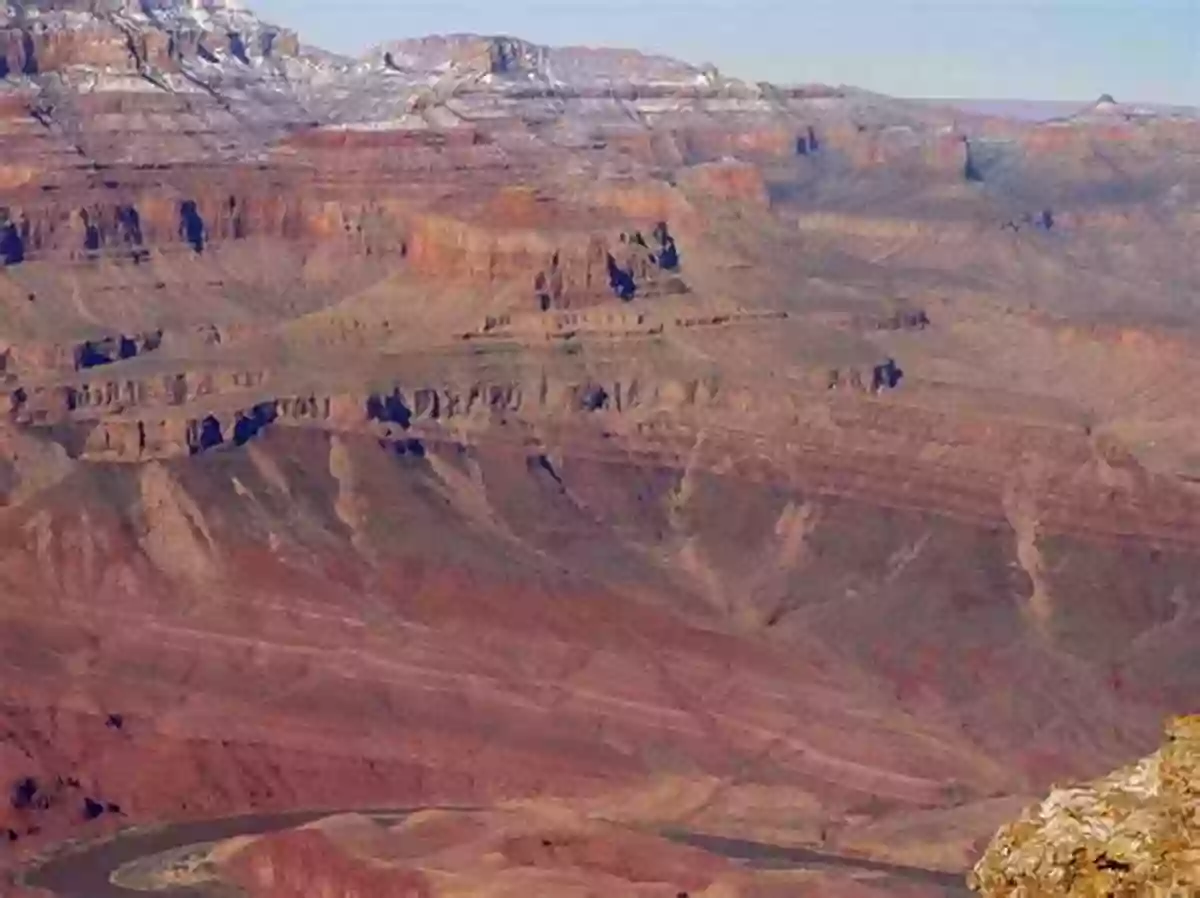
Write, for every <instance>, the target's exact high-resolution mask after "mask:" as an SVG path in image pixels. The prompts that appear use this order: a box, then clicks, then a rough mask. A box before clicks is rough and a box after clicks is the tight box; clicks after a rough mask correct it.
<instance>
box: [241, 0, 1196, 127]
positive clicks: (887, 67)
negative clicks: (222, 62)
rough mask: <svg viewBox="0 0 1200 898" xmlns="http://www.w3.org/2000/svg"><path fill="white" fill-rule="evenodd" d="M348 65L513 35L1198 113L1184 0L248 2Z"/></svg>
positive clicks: (885, 83)
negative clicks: (459, 38) (432, 40)
mask: <svg viewBox="0 0 1200 898" xmlns="http://www.w3.org/2000/svg"><path fill="white" fill-rule="evenodd" d="M247 3H248V5H249V7H250V8H251V9H253V10H254V11H255V12H257V13H259V14H260V15H262V16H263V17H264V18H266V19H269V20H271V21H273V22H275V23H277V24H279V25H283V26H286V27H290V28H294V29H295V30H297V31H298V32H299V33H300V35H301V37H302V39H303V40H304V41H305V42H306V43H309V44H312V45H315V46H319V47H322V48H324V49H328V50H331V51H333V52H337V53H341V54H344V55H348V56H353V57H361V56H362V55H363V54H364V53H366V52H367V51H368V50H369V49H370V48H371V47H373V46H377V45H378V44H380V43H383V42H386V41H389V40H402V39H405V38H417V37H424V36H430V35H439V34H440V35H445V34H481V35H511V36H514V37H520V38H522V39H525V40H529V41H532V42H534V43H539V44H547V45H552V46H590V47H620V48H627V49H631V50H638V51H640V52H643V53H648V54H653V55H661V56H669V57H672V58H675V59H680V60H683V61H686V62H690V63H692V64H695V65H703V64H708V63H711V64H713V65H716V66H717V67H718V68H719V69H720V70H721V71H722V72H725V73H727V74H729V75H731V76H733V77H737V78H741V79H743V80H746V81H770V82H772V83H777V84H803V83H823V84H834V85H837V84H844V85H848V86H849V85H852V86H854V87H858V88H862V89H864V90H869V91H874V92H878V93H883V94H889V95H891V96H896V97H905V98H910V99H921V100H925V99H942V98H952V99H953V100H954V101H955V102H956V103H957V102H960V101H962V102H974V101H987V102H991V101H996V102H1007V101H1009V100H1010V98H1012V99H1013V100H1015V101H1017V102H1045V103H1063V104H1080V105H1086V104H1087V103H1089V102H1094V101H1095V99H1096V98H1098V97H1100V96H1101V95H1102V94H1105V93H1109V94H1112V95H1113V96H1115V97H1116V98H1117V99H1118V100H1119V101H1121V102H1128V103H1136V104H1140V105H1147V106H1157V107H1169V108H1196V107H1200V3H1196V2H1195V0H1142V2H1140V3H1138V4H1136V5H1135V4H1129V3H1127V2H1125V0H1013V2H1008V3H1004V4H995V3H980V2H977V0H809V2H807V3H806V4H804V7H803V8H802V9H797V8H793V7H792V6H791V5H790V4H787V5H785V4H784V2H783V0H688V2H684V0H660V2H659V3H657V4H655V5H654V6H653V7H652V8H651V9H649V10H647V9H646V8H645V7H644V5H643V4H642V3H641V0H570V2H563V0H559V2H552V0H503V2H500V3H497V2H495V0H438V2H434V0H412V2H409V3H406V4H404V5H403V6H395V5H393V4H391V3H390V2H389V0H342V2H341V3H338V4H336V5H335V4H314V3H311V2H308V0H247Z"/></svg>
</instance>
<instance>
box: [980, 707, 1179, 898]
mask: <svg viewBox="0 0 1200 898" xmlns="http://www.w3.org/2000/svg"><path fill="white" fill-rule="evenodd" d="M971 886H972V887H973V888H974V889H975V890H976V891H977V892H980V893H981V894H983V895H985V896H988V898H1040V896H1051V895H1053V896H1080V898H1084V896H1101V895H1105V896H1117V898H1124V896H1129V898H1133V896H1139V898H1150V896H1193V895H1200V716H1191V717H1181V718H1178V719H1176V720H1175V721H1173V722H1172V723H1171V725H1170V726H1169V727H1168V730H1167V743H1166V745H1165V746H1164V747H1163V748H1162V749H1161V750H1160V751H1158V752H1157V753H1155V754H1153V755H1150V756H1149V757H1148V758H1145V759H1143V760H1141V761H1139V762H1138V763H1136V764H1134V765H1132V766H1131V767H1127V768H1124V769H1122V770H1119V771H1117V772H1116V773H1113V774H1110V775H1109V776H1107V777H1104V778H1103V779H1100V780H1098V781H1096V782H1094V783H1091V784H1090V785H1086V786H1077V787H1072V788H1066V789H1056V790H1055V791H1054V792H1052V793H1051V794H1050V797H1049V798H1047V799H1046V800H1045V801H1044V802H1043V803H1042V804H1041V805H1040V806H1038V807H1036V808H1033V809H1031V810H1029V811H1027V812H1026V813H1025V815H1024V816H1023V817H1022V818H1021V820H1020V821H1018V822H1017V823H1013V824H1010V825H1009V826H1006V827H1005V828H1004V829H1002V830H1001V831H1000V832H999V833H998V834H997V836H996V838H995V839H993V840H992V843H991V845H990V846H989V847H988V849H987V852H986V853H985V854H984V856H983V858H982V860H980V862H979V863H978V864H977V865H976V867H975V869H974V871H973V873H972V875H971Z"/></svg>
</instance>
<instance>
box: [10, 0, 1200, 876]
mask: <svg viewBox="0 0 1200 898" xmlns="http://www.w3.org/2000/svg"><path fill="white" fill-rule="evenodd" d="M160 5H161V7H162V8H161V9H158V7H157V6H156V7H155V8H156V9H157V12H155V14H154V15H153V16H152V15H151V14H150V13H149V12H147V11H146V10H143V9H141V7H140V6H139V7H138V9H132V8H129V9H126V8H125V7H122V11H120V12H119V13H118V12H114V11H112V10H110V9H108V8H107V7H105V8H104V9H99V8H97V9H93V8H92V7H91V6H88V5H78V6H77V7H75V6H73V7H72V8H70V9H66V8H64V7H63V5H61V4H51V3H38V4H26V6H27V7H29V9H27V10H25V13H24V14H23V15H24V18H21V17H18V16H15V14H14V17H13V18H10V19H6V20H5V23H4V25H3V33H4V35H5V37H4V39H3V40H4V42H3V44H2V53H3V56H2V57H0V58H3V59H4V60H5V62H4V63H3V70H2V71H0V78H2V81H3V90H0V186H2V188H3V199H2V201H0V666H2V673H3V675H2V676H0V786H2V787H3V788H4V789H5V790H8V792H7V797H8V800H7V801H6V802H4V803H3V804H0V864H3V865H4V866H6V867H9V866H14V865H16V864H18V863H19V862H20V861H21V860H22V859H23V858H25V857H27V856H28V855H29V854H30V853H31V852H34V851H36V850H39V849H40V848H41V847H42V846H44V845H45V844H47V843H49V842H51V841H57V840H60V839H65V838H75V837H81V836H87V835H90V834H93V833H101V832H104V831H105V828H106V827H113V826H116V825H117V824H118V823H130V822H143V821H152V820H159V821H162V820H167V821H169V820H174V819H182V818H197V817H217V816H221V815H225V814H230V813H234V812H239V811H253V810H285V809H295V808H308V809H311V808H328V809H330V810H337V811H342V810H347V809H351V808H369V807H376V808H377V807H379V806H380V805H401V806H420V805H429V804H437V803H440V802H457V803H467V804H474V805H484V806H489V805H492V804H493V803H495V802H497V801H500V800H502V799H514V798H527V797H529V796H543V797H545V796H556V797H560V798H562V799H563V800H564V801H566V802H568V803H570V804H572V805H573V804H575V803H580V802H586V801H594V800H596V796H597V795H601V796H606V795H611V794H613V793H614V792H615V791H619V790H634V792H636V793H637V794H639V795H642V794H646V795H652V796H654V799H653V801H652V802H650V799H647V801H648V802H650V803H651V804H653V805H654V808H655V811H656V813H655V814H652V815H650V817H652V818H653V821H654V823H655V825H658V824H664V825H665V824H667V823H671V824H680V823H682V824H686V823H688V822H689V821H692V822H693V823H694V822H695V820H697V819H703V820H704V821H705V826H706V827H707V828H709V829H719V830H723V831H725V830H727V831H729V832H732V833H735V834H750V835H753V836H755V837H756V838H759V839H762V840H774V843H778V844H786V843H796V842H803V843H805V844H812V843H819V844H820V845H823V846H824V847H825V848H827V849H829V850H831V851H835V852H836V851H837V850H839V847H840V848H842V849H845V850H851V849H853V848H854V846H861V845H865V844H868V843H870V844H882V843H884V842H886V843H887V844H886V845H884V848H885V849H891V850H894V851H896V852H901V851H902V852H904V853H905V857H904V858H903V860H904V861H905V862H906V863H909V862H911V863H913V864H916V865H917V866H922V865H923V866H925V867H929V868H933V867H937V866H939V864H940V865H942V866H945V864H944V863H943V859H944V858H946V857H950V856H954V857H956V858H957V855H954V851H958V850H959V849H958V848H957V847H956V846H961V845H963V844H970V843H971V840H972V839H973V838H976V837H982V836H984V835H986V834H988V833H990V831H991V829H992V828H994V822H993V820H992V817H991V816H990V814H991V813H992V806H993V803H995V802H997V801H1000V800H1003V799H1006V798H1008V797H1012V796H1020V795H1023V794H1027V793H1030V792H1040V791H1042V789H1044V787H1045V786H1046V785H1048V784H1049V782H1050V781H1052V780H1054V779H1057V778H1064V777H1068V776H1069V777H1073V778H1074V777H1082V776H1086V775H1090V774H1095V773H1099V772H1102V771H1103V770H1106V769H1110V768H1112V767H1114V766H1116V765H1117V764H1119V763H1121V762H1122V761H1125V760H1127V759H1128V758H1130V757H1134V756H1137V755H1139V754H1142V753H1144V750H1145V749H1146V748H1147V746H1148V745H1149V744H1152V743H1153V741H1154V740H1155V739H1156V737H1157V733H1158V731H1159V729H1160V724H1161V718H1162V717H1163V716H1164V715H1166V714H1168V713H1172V712H1180V711H1186V710H1189V707H1188V706H1189V704H1190V703H1194V701H1195V697H1196V695H1197V694H1200V666H1198V664H1197V660H1196V659H1197V657H1198V656H1197V653H1196V651H1195V647H1196V644H1197V640H1198V639H1200V626H1198V624H1197V621H1198V620H1200V617H1198V615H1197V614H1196V602H1197V599H1196V596H1195V595H1194V592H1195V590H1194V589H1193V586H1194V583H1195V582H1196V578H1197V576H1198V575H1200V493H1198V492H1197V482H1198V478H1200V467H1198V466H1200V459H1198V458H1197V456H1196V452H1195V445H1196V435H1197V433H1200V420H1198V419H1197V411H1196V407H1195V402H1194V396H1193V391H1191V390H1190V389H1189V385H1191V384H1193V383H1195V382H1196V378H1197V375H1200V370H1197V364H1196V362H1195V359H1196V358H1198V357H1200V356H1198V355H1197V353H1196V352H1195V351H1194V350H1195V348H1196V339H1197V337H1196V331H1195V323H1196V322H1195V320H1194V318H1195V314H1194V312H1195V310H1194V308H1193V299H1194V296H1195V295H1196V292H1197V290H1198V289H1200V276H1198V274H1197V271H1196V269H1195V266H1194V264H1191V254H1190V253H1189V252H1188V249H1189V248H1190V247H1191V246H1192V245H1193V244H1194V242H1195V237H1196V234H1197V219H1196V216H1195V212H1194V208H1193V206H1194V203H1192V202H1191V198H1193V197H1194V194H1195V191H1196V189H1197V185H1198V184H1200V173H1198V171H1197V169H1196V165H1195V160H1196V158H1197V157H1196V155H1195V153H1194V152H1192V150H1194V148H1195V146H1196V143H1195V130H1194V123H1193V122H1190V121H1189V120H1186V119H1183V118H1164V117H1162V116H1155V115H1152V114H1150V113H1147V112H1144V111H1141V110H1136V109H1124V108H1123V107H1122V108H1117V109H1115V110H1114V109H1113V108H1110V107H1109V105H1107V104H1105V105H1104V106H1103V107H1102V108H1099V107H1098V108H1097V109H1094V110H1090V111H1088V112H1085V113H1084V114H1082V115H1081V116H1079V117H1077V118H1074V119H1071V120H1069V121H1066V122H1061V123H1053V124H1046V125H1036V126H1034V125H1026V124H1022V123H1016V122H1008V123H1001V124H997V123H996V122H995V121H987V120H977V119H973V118H972V117H971V116H969V115H966V114H962V113H958V112H954V111H947V110H942V109H938V108H936V107H928V108H927V107H923V106H919V105H917V104H909V103H902V102H898V101H891V100H888V99H887V98H880V97H876V96H873V95H869V94H864V93H860V92H857V91H853V90H850V89H836V90H834V89H829V88H819V87H813V88H806V89H797V90H783V89H778V88H771V87H770V86H760V85H748V84H744V83H741V82H736V81H733V80H731V79H726V78H723V77H722V76H721V75H720V74H719V73H716V72H713V71H710V70H706V69H698V68H693V67H691V66H688V65H686V64H684V63H679V62H675V61H672V60H662V59H658V58H656V57H648V56H641V55H639V54H629V53H610V52H607V51H577V50H558V49H553V48H539V47H537V46H536V45H532V44H527V43H525V42H520V41H515V40H509V39H495V40H493V39H475V38H471V39H465V38H464V39H462V40H456V39H440V40H431V41H426V42H401V43H400V44H395V45H387V46H386V47H384V48H381V49H380V50H379V51H378V52H373V53H372V54H371V55H370V56H369V57H367V58H365V59H364V60H360V61H358V62H355V63H354V64H350V63H347V62H345V61H342V60H339V59H337V58H335V57H332V56H327V55H324V54H321V53H320V52H319V51H316V50H311V49H309V48H304V49H301V48H300V47H299V46H298V43H297V42H296V40H295V39H294V36H291V35H290V34H289V33H288V32H286V31H284V30H282V29H278V28H274V27H273V26H268V25H265V24H263V23H261V22H259V21H258V20H257V19H256V18H255V17H253V16H252V15H250V14H249V13H245V12H242V11H238V10H232V9H224V8H220V7H219V5H218V8H215V9H213V10H210V11H209V13H208V14H207V17H203V16H202V17H197V16H196V15H194V14H193V12H192V11H191V10H190V9H189V8H184V6H182V5H179V4H172V3H166V2H164V3H162V4H160ZM85 7H86V8H85ZM123 29H124V30H123ZM126 30H128V33H126ZM30 35H32V36H33V38H34V40H33V44H32V49H31V46H30V42H29V41H28V40H26V38H27V37H29V36H30ZM243 57H244V58H243ZM35 58H36V59H37V60H38V64H37V66H36V69H37V70H36V71H34V70H33V69H34V68H35V67H34V66H32V65H31V64H30V62H29V61H30V60H32V59H35ZM247 60H248V61H247ZM1189 148H1190V149H1189ZM1118 169H1119V171H1118ZM1116 247H1119V251H1118V250H1117V249H1116ZM638 790H644V791H638ZM664 795H666V796H667V798H669V799H670V800H669V801H668V800H667V798H664V797H663V796H664ZM784 795H786V796H787V803H786V806H785V807H784V808H783V809H782V810H781V808H780V806H779V803H778V802H777V801H776V799H777V798H778V796H784ZM685 799H686V800H685ZM668 805H669V808H667V806H668ZM97 808H99V810H98V811H97ZM663 808H667V810H663ZM714 808H717V809H721V810H719V811H717V810H713V809H714ZM705 809H708V810H707V811H706V810H705ZM668 811H669V812H668ZM647 813H648V812H647ZM706 813H707V814H712V815H715V817H711V818H710V817H705V814H706ZM878 832H886V833H887V834H888V838H887V839H885V840H879V839H877V840H876V841H875V842H871V839H870V838H869V836H870V834H872V833H878ZM323 839H324V837H323V836H320V835H319V834H318V835H312V834H309V833H301V834H299V835H296V834H292V835H288V836H281V837H280V840H279V841H278V843H274V842H270V841H267V842H264V843H262V844H261V845H260V846H259V850H260V851H261V852H262V855H261V857H260V860H259V861H255V862H254V863H251V862H250V861H246V866H244V867H242V868H239V869H240V871H241V872H240V873H239V876H241V877H242V879H240V880H239V881H240V882H243V883H245V884H250V885H252V886H253V888H254V889H260V890H261V889H266V890H268V891H266V892H263V894H270V895H273V896H274V895H279V896H283V895H289V894H297V892H296V891H295V890H296V889H300V888H302V887H303V886H304V884H305V883H307V882H311V881H315V879H316V878H319V877H321V876H328V877H332V878H331V879H329V880H328V882H330V883H331V885H330V888H339V889H351V890H354V889H360V890H362V892H363V894H371V893H373V892H380V891H381V890H382V891H386V890H387V889H401V890H404V889H408V890H410V891H411V890H416V891H414V892H413V893H414V894H426V893H425V892H422V891H421V890H422V889H425V888H426V887H428V886H429V883H428V882H426V881H425V880H424V879H422V878H421V877H420V876H410V872H405V869H400V870H397V869H392V868H388V869H387V870H383V871H380V870H375V869H373V868H371V869H366V870H365V871H364V869H360V866H361V865H358V864H357V863H354V864H351V863H350V862H349V861H345V863H343V861H344V860H345V859H344V858H341V857H340V856H338V855H337V852H336V851H334V849H333V848H330V846H329V845H328V844H326V842H325V841H323ZM556 844H557V843H556ZM947 846H950V847H947ZM502 847H503V852H502V853H504V856H505V858H507V860H506V863H511V864H513V865H515V866H518V867H521V868H523V869H524V868H539V867H540V865H542V864H543V862H546V863H550V862H551V861H553V863H555V864H557V863H559V862H560V861H562V859H563V858H569V860H570V865H571V866H572V869H575V868H579V867H581V866H582V867H588V868H589V869H590V868H596V869H597V870H600V872H602V873H604V875H606V876H618V875H621V876H624V875H625V874H626V873H628V872H629V871H628V870H624V869H618V868H619V867H620V866H621V864H624V863H625V860H623V858H624V857H625V856H624V855H619V856H616V855H612V854H611V850H612V847H611V845H609V844H608V843H607V842H604V841H603V840H601V841H600V842H590V841H585V842H582V843H576V842H571V843H569V844H565V845H562V846H558V847H556V848H555V850H554V851H551V852H549V853H547V852H544V851H543V850H542V849H543V848H544V847H545V846H542V845H541V842H540V841H538V840H536V839H534V840H533V841H530V840H529V838H526V836H522V837H521V838H520V839H517V840H516V841H512V842H506V843H504V845H503V846H502ZM552 847H553V846H552ZM880 850H883V849H880ZM277 851H278V852H279V853H275V852H277ZM293 856H294V857H295V858H296V861H295V866H293V865H292V863H291V861H287V860H286V859H287V858H291V857H293ZM547 857H549V858H550V860H549V861H547V860H546V858H547ZM637 857H638V864H641V863H642V862H643V860H645V862H646V863H650V862H651V860H652V859H651V858H649V856H648V855H647V856H645V857H643V855H642V854H638V855H637ZM893 860H894V858H893ZM955 863H961V859H958V860H956V861H955ZM277 864H278V865H279V867H280V870H279V873H278V876H276V877H275V878H274V879H272V880H270V881H268V880H267V879H264V878H263V877H265V876H267V874H266V873H264V872H263V871H264V870H267V869H268V868H269V869H272V870H274V869H275V865H277ZM399 867H401V868H403V867H404V865H403V864H401V865H399ZM676 872H678V873H679V876H680V877H683V880H686V881H684V884H683V886H682V888H686V889H698V888H700V887H702V885H703V884H702V883H692V882H691V880H688V879H687V875H691V874H692V873H693V872H696V871H695V870H693V869H692V868H691V866H690V861H689V862H685V863H682V864H681V865H680V866H679V867H678V870H677V868H676V867H672V868H671V875H672V876H675V873H676ZM701 872H702V871H701ZM826 872H828V871H826ZM271 875H272V876H275V874H271ZM663 875H664V876H665V875H666V874H663ZM697 875H698V874H697ZM360 877H366V878H365V879H362V878H360ZM390 877H396V878H394V879H393V878H390ZM829 877H830V878H827V880H826V882H827V883H833V882H835V881H836V882H837V883H838V885H837V888H843V889H844V890H845V894H846V895H857V894H862V895H869V894H908V893H909V892H905V891H904V889H907V888H909V885H907V884H904V883H900V884H897V885H894V887H893V886H892V885H886V884H885V885H883V886H880V885H879V884H878V883H871V882H866V881H863V880H861V879H855V878H853V877H841V876H840V874H839V875H835V874H833V873H829ZM677 878H678V877H677ZM701 878H702V877H701ZM335 880H336V882H337V883H340V884H339V885H336V886H335V885H333V884H332V883H334V881H335ZM321 881H322V882H325V881H326V880H321ZM760 885H761V884H760ZM755 887H756V888H757V887H758V886H755ZM792 887H794V888H796V889H800V890H801V891H800V892H798V893H800V894H802V893H803V891H802V890H803V889H805V888H810V885H809V884H799V885H797V884H795V883H792ZM812 888H816V887H815V886H813V887H812ZM830 888H833V887H832V886H830ZM271 889H276V891H270V890H271ZM289 890H291V891H289ZM910 891H911V890H910ZM830 893H831V894H833V892H830ZM429 894H436V891H434V892H430V893H429ZM671 894H674V892H672V893H671ZM762 894H771V893H770V892H769V891H768V892H763V893H762ZM789 894H792V893H789ZM821 894H824V893H821ZM914 894H915V893H914Z"/></svg>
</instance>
